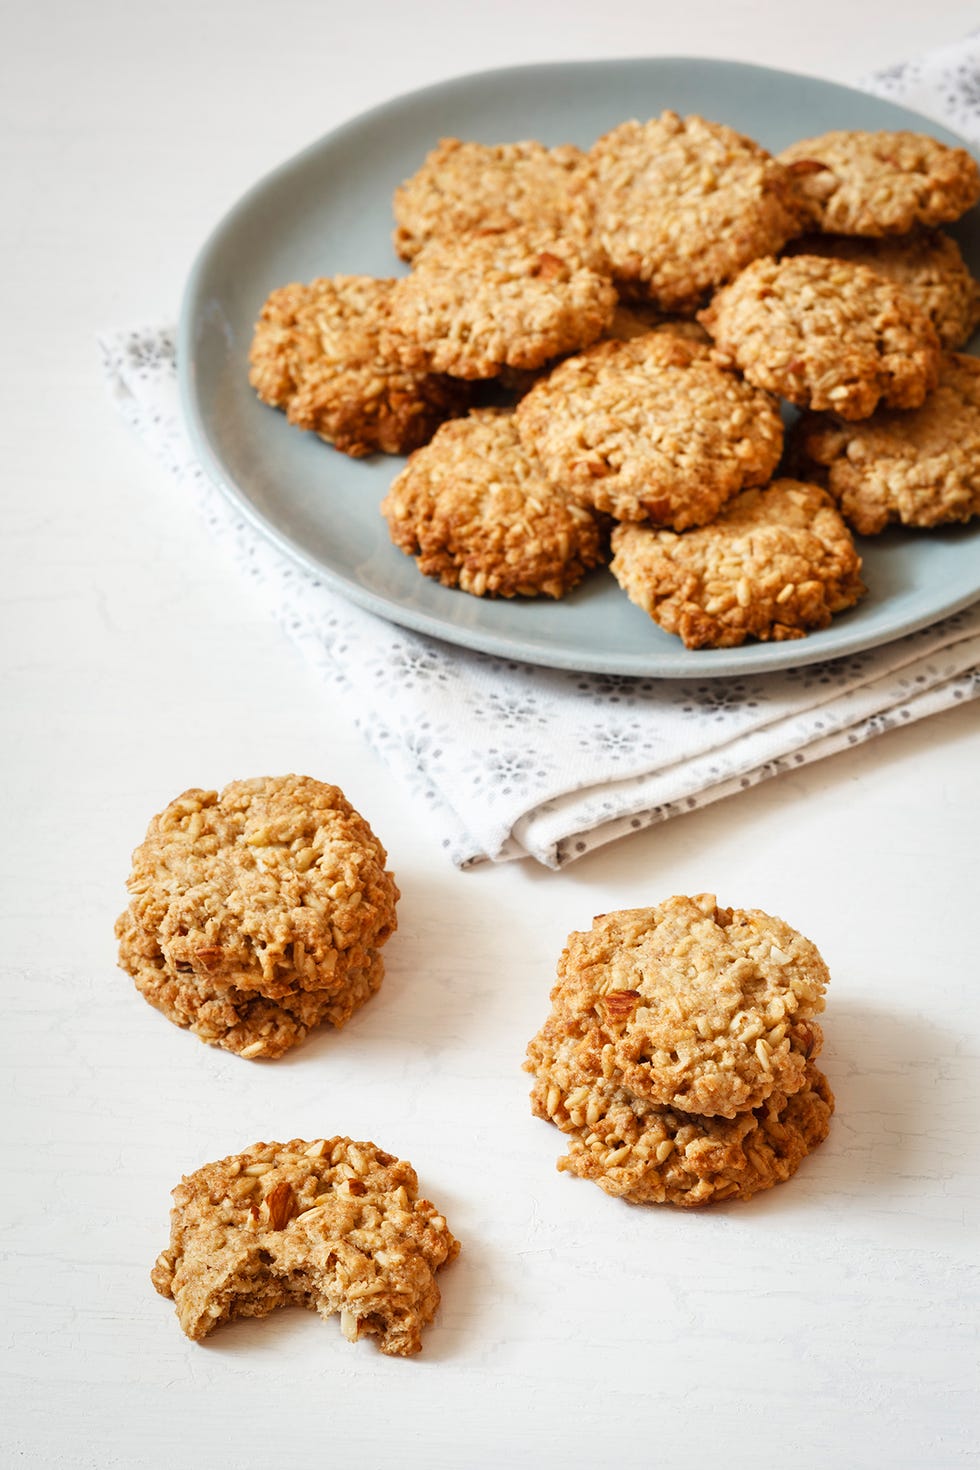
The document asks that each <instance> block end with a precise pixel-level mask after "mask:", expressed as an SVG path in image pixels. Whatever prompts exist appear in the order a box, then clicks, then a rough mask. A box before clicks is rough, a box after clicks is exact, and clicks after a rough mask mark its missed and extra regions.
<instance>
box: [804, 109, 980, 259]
mask: <svg viewBox="0 0 980 1470" xmlns="http://www.w3.org/2000/svg"><path fill="white" fill-rule="evenodd" d="M779 160H780V162H781V163H784V164H786V165H787V167H788V168H789V169H790V170H791V172H792V173H793V175H794V178H795V180H796V184H797V188H798V189H799V190H800V192H801V194H802V195H803V196H804V198H805V199H806V201H807V203H808V204H809V206H810V208H811V209H812V210H813V212H814V214H815V216H816V218H817V220H818V221H819V224H820V228H821V229H823V230H827V231H829V232H831V233H833V234H840V235H873V236H881V235H905V234H907V233H908V232H909V230H913V229H915V228H916V227H918V226H923V225H924V226H928V227H932V226H935V225H942V224H947V223H949V222H950V221H952V220H956V219H959V217H960V215H962V214H965V212H966V211H967V210H968V209H969V208H970V207H971V206H972V205H974V204H976V202H977V200H978V199H980V170H978V168H977V165H976V163H975V162H974V160H973V159H972V158H971V157H970V155H969V153H967V151H966V149H965V148H951V147H949V146H948V145H947V144H945V143H940V142H939V140H938V139H936V138H930V137H928V136H926V135H925V134H923V133H912V132H907V131H902V130H899V131H897V132H861V131H858V130H852V131H847V130H844V129H838V130H836V131H833V132H829V133H822V134H821V135H820V136H819V137H816V138H803V139H801V140H800V142H798V143H793V144H792V145H791V146H790V147H789V148H784V149H783V151H782V153H780V154H779Z"/></svg>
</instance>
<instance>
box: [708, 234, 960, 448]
mask: <svg viewBox="0 0 980 1470" xmlns="http://www.w3.org/2000/svg"><path fill="white" fill-rule="evenodd" d="M699 320H700V321H701V323H702V324H703V325H704V326H706V327H707V329H708V331H709V332H710V333H711V336H712V337H713V338H714V340H715V342H716V344H717V346H718V347H719V348H720V349H721V351H722V352H723V353H724V354H725V355H726V356H727V357H729V358H730V359H731V361H732V362H733V363H735V364H736V365H737V366H738V367H739V368H741V370H742V372H743V373H744V374H745V376H746V377H747V378H748V380H749V382H750V383H755V384H756V385H757V386H758V387H760V388H766V389H768V390H769V392H771V393H779V394H781V395H782V397H783V398H788V399H789V401H790V403H795V404H796V405H797V406H798V407H799V408H814V409H832V410H833V412H834V413H837V414H840V416H841V418H846V419H865V418H867V417H868V416H869V415H870V414H872V413H874V411H875V409H876V408H877V406H878V403H879V402H884V403H885V404H887V405H888V406H889V407H890V408H917V407H918V405H919V404H920V403H921V402H922V400H923V399H924V398H925V396H926V394H927V393H928V392H929V390H930V389H931V388H933V387H935V384H936V379H937V377H938V374H939V355H940V346H939V339H938V337H937V336H936V330H935V328H934V327H933V325H932V322H931V321H930V320H929V318H928V317H927V316H926V314H925V312H924V311H923V310H922V309H921V308H920V307H918V306H916V304H915V302H914V301H912V300H911V299H910V298H909V297H908V296H906V295H905V293H904V292H903V291H902V290H900V288H899V287H898V286H896V285H895V283H894V282H893V281H889V280H887V279H885V278H884V277H882V276H879V275H877V274H876V273H875V272H874V271H871V270H868V269H867V267H866V266H861V265H853V264H852V263H851V262H850V261H847V260H825V259H822V258H820V257H818V256H815V255H796V256H787V257H784V258H783V259H782V260H773V259H771V258H770V259H766V260H757V261H754V262H753V264H752V265H750V266H749V267H748V268H747V269H746V270H744V271H743V272H742V274H741V275H740V276H738V277H737V278H736V279H735V280H734V281H733V282H732V283H731V285H730V286H725V287H723V288H722V290H721V291H719V292H718V294H717V296H715V297H714V299H713V300H712V302H711V305H710V306H709V307H708V308H707V310H706V311H703V312H701V313H700V316H699Z"/></svg>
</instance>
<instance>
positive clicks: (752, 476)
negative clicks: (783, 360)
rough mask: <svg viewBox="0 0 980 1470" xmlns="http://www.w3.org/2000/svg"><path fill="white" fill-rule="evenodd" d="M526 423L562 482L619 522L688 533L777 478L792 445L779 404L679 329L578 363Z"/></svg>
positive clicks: (606, 347) (521, 419)
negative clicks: (786, 443)
mask: <svg viewBox="0 0 980 1470" xmlns="http://www.w3.org/2000/svg"><path fill="white" fill-rule="evenodd" d="M515 416H516V419H517V427H518V430H519V432H520V436H521V439H522V440H523V442H524V443H525V444H526V445H527V447H528V448H529V449H530V450H532V451H533V452H534V453H535V454H536V455H537V456H538V458H539V459H540V460H541V463H542V465H543V466H544V469H545V473H546V474H547V476H548V478H549V479H550V480H551V481H552V482H553V483H554V484H556V485H560V486H562V487H563V488H564V489H567V490H568V491H570V492H571V493H572V494H573V495H575V496H576V497H577V498H578V499H580V500H581V501H582V502H583V503H585V504H587V505H591V506H593V507H594V508H595V509H596V510H599V511H602V512H604V513H608V514H609V515H612V516H615V517H616V519H617V520H624V521H644V520H648V521H652V522H653V523H654V524H656V525H666V526H673V527H674V528H675V529H677V530H682V529H683V528H684V527H686V526H697V525H701V524H702V523H703V522H705V521H709V520H711V519H712V517H713V516H714V515H716V514H717V512H718V510H719V509H720V507H721V506H722V505H724V503H725V501H726V500H728V499H730V497H731V496H733V495H735V494H736V493H737V492H738V491H739V490H741V489H742V488H743V486H745V485H760V484H763V483H764V482H765V481H766V480H768V478H769V476H770V475H771V474H772V472H773V470H774V469H775V467H776V464H777V463H778V461H779V456H780V453H781V451H782V443H783V428H782V421H781V420H780V417H779V413H778V411H777V408H776V405H775V403H774V402H773V401H772V399H771V398H769V397H768V395H767V394H766V393H764V392H760V391H759V390H758V389H756V388H753V387H751V386H750V385H749V384H748V383H746V382H744V381H743V380H742V379H741V378H740V377H739V376H738V375H737V374H736V373H734V372H729V371H728V370H726V369H725V368H723V367H719V366H718V365H717V364H716V363H715V362H714V361H713V360H712V355H711V352H710V351H709V349H708V348H707V347H704V346H702V345H701V344H700V343H698V342H691V341H687V340H684V339H682V338H680V337H678V336H677V335H676V334H675V333H674V332H672V331H671V332H648V333H647V334H646V335H645V336H642V337H635V338H633V339H632V340H629V341H609V342H600V343H598V344H597V345H596V346H594V347H591V348H589V350H588V351H586V352H583V353H581V354H579V355H578V356H576V357H570V358H567V359H566V361H565V362H562V363H559V365H558V366H557V367H556V368H555V369H554V370H553V371H552V372H551V373H550V374H549V375H548V377H547V378H544V379H542V381H541V382H539V383H537V384H536V385H535V387H533V388H532V389H531V391H530V393H528V394H526V395H525V397H524V398H522V399H521V401H520V403H519V404H518V405H517V408H516V410H515Z"/></svg>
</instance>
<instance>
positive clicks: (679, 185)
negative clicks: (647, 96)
mask: <svg viewBox="0 0 980 1470" xmlns="http://www.w3.org/2000/svg"><path fill="white" fill-rule="evenodd" d="M589 156H590V161H591V168H592V174H593V178H594V187H595V217H596V239H597V244H598V246H599V248H600V249H601V250H602V252H603V254H604V256H605V258H606V260H607V261H608V263H609V269H610V270H611V272H612V275H613V278H614V280H615V281H616V282H617V283H619V284H620V285H621V288H622V289H623V290H624V291H626V292H629V293H633V294H637V295H639V296H641V297H642V296H648V297H650V298H651V299H652V300H653V301H654V302H655V303H656V304H657V305H658V306H660V307H661V308H662V309H663V310H665V311H684V310H686V309H689V308H692V307H695V306H697V305H698V304H699V302H700V301H701V300H702V298H703V297H704V296H705V295H706V294H707V293H708V292H710V291H711V290H713V289H714V288H715V287H716V286H719V285H721V284H722V282H724V281H729V280H731V278H732V277H733V276H735V275H737V274H738V272H739V271H740V270H742V269H743V267H745V266H746V265H748V263H749V262H750V261H752V260H755V258H756V257H757V256H759V255H768V254H770V253H771V252H773V251H776V250H779V249H781V248H782V246H783V245H784V244H785V243H786V241H787V240H789V239H790V238H791V237H792V236H793V235H797V234H800V233H801V231H802V230H803V229H805V228H806V226H807V223H808V221H809V214H808V211H807V209H806V208H805V207H804V205H803V204H802V202H801V199H800V196H799V195H798V193H797V192H796V189H795V187H794V184H793V180H792V177H791V175H790V174H789V173H788V171H787V170H786V169H785V168H784V167H783V165H782V164H780V163H777V162H776V161H775V160H774V159H773V158H772V157H771V156H770V155H769V154H768V153H767V152H766V151H765V149H764V148H760V146H759V145H758V143H754V142H753V141H752V140H751V139H750V138H746V137H743V136H742V135H741V134H740V133H736V132H734V131H733V130H732V129H731V128H728V127H724V126H723V125H722V124H720V123H713V122H706V121H705V119H704V118H701V117H696V116H692V117H687V118H682V117H679V116H678V115H677V113H676V112H664V113H663V114H662V115H661V116H660V117H659V118H653V119H652V120H651V121H650V122H646V123H640V122H636V121H633V122H626V123H623V124H621V126H620V127H617V128H614V129H613V130H612V132H610V133H606V135H605V136H604V137H602V138H600V139H599V141H598V142H597V143H595V144H594V145H593V148H592V150H591V153H590V155H589Z"/></svg>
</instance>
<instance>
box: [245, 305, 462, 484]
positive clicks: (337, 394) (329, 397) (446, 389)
mask: <svg viewBox="0 0 980 1470" xmlns="http://www.w3.org/2000/svg"><path fill="white" fill-rule="evenodd" d="M393 286H394V281H393V280H375V279H374V278H373V277H371V276H333V277H331V278H329V279H328V278H321V279H319V280H316V281H313V282H311V283H310V284H309V285H299V284H293V285H289V286H282V287H280V288H279V289H278V290H276V291H273V292H272V294H271V296H270V297H269V298H268V300H267V301H266V303H265V305H264V306H263V308H262V313H261V316H260V317H259V320H258V322H257V324H256V328H255V336H254V339H253V341H252V348H251V353H250V355H249V362H250V365H251V372H250V382H251V384H252V386H253V388H255V390H256V392H257V393H258V395H259V397H260V398H261V399H262V401H263V402H264V403H268V404H270V405H271V406H272V407H273V408H281V409H284V410H285V412H286V415H287V417H288V419H289V421H290V423H292V424H296V425H297V427H298V428H301V429H311V430H312V431H313V432H314V433H316V434H319V435H320V437H321V438H322V439H326V440H327V441H328V442H329V443H331V444H333V445H334V447H335V448H336V449H340V450H342V451H343V452H344V453H345V454H350V455H352V456H354V457H360V456H362V455H365V454H372V453H374V452H375V451H376V450H381V451H383V452H384V453H385V454H404V453H407V452H408V451H409V450H411V449H415V448H416V447H417V446H418V445H419V444H424V443H426V442H427V440H428V439H430V438H431V437H432V434H433V433H434V431H435V429H436V427H437V426H438V425H439V424H441V423H442V422H443V420H444V419H447V418H449V417H451V416H452V415H453V414H455V413H460V412H462V411H465V408H466V406H467V402H468V395H467V393H466V390H465V387H464V386H463V385H462V384H460V383H458V382H455V381H454V380H451V379H447V378H445V377H441V376H438V375H434V374H430V373H426V372H413V371H411V370H410V369H406V368H404V367H402V366H400V365H399V364H397V363H393V362H391V361H390V360H389V359H386V358H385V356H384V355H383V353H382V351H381V346H380V337H381V327H382V323H383V320H384V316H385V313H386V310H387V303H388V299H389V297H390V295H391V290H392V287H393Z"/></svg>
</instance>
